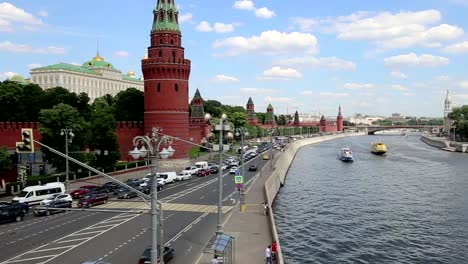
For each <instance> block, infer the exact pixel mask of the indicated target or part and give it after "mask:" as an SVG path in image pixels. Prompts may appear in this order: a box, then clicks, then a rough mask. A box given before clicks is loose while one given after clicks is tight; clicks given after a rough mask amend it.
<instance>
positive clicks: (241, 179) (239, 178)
mask: <svg viewBox="0 0 468 264" xmlns="http://www.w3.org/2000/svg"><path fill="white" fill-rule="evenodd" d="M234 183H235V184H242V183H244V176H241V175H239V176H235V177H234Z"/></svg>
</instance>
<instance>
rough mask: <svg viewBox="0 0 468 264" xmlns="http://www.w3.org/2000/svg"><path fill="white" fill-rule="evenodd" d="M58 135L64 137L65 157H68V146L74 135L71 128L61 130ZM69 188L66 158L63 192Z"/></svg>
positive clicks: (66, 160) (68, 171) (66, 161)
mask: <svg viewBox="0 0 468 264" xmlns="http://www.w3.org/2000/svg"><path fill="white" fill-rule="evenodd" d="M60 135H62V136H65V155H67V157H68V144H69V143H72V140H73V137H75V134H73V131H72V129H71V128H62V130H61V132H60ZM68 137H70V138H68ZM69 186H70V169H69V167H68V158H66V159H65V190H69Z"/></svg>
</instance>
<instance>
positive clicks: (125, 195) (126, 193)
mask: <svg viewBox="0 0 468 264" xmlns="http://www.w3.org/2000/svg"><path fill="white" fill-rule="evenodd" d="M137 196H138V195H137V193H136V192H134V191H132V190H130V189H128V188H121V189H120V191H119V193H118V194H117V197H118V198H119V199H130V198H133V197H137Z"/></svg>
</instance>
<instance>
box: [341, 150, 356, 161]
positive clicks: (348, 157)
mask: <svg viewBox="0 0 468 264" xmlns="http://www.w3.org/2000/svg"><path fill="white" fill-rule="evenodd" d="M340 160H341V161H344V162H353V161H354V159H353V152H352V151H351V149H350V148H342V149H341V150H340Z"/></svg>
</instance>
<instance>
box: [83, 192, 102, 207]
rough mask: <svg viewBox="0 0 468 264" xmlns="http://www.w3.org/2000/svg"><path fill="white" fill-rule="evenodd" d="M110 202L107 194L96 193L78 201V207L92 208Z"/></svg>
mask: <svg viewBox="0 0 468 264" xmlns="http://www.w3.org/2000/svg"><path fill="white" fill-rule="evenodd" d="M107 200H109V196H108V195H107V193H94V194H90V195H86V196H85V197H83V198H81V199H80V200H79V201H78V207H91V206H95V205H97V204H105V203H107Z"/></svg>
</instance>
